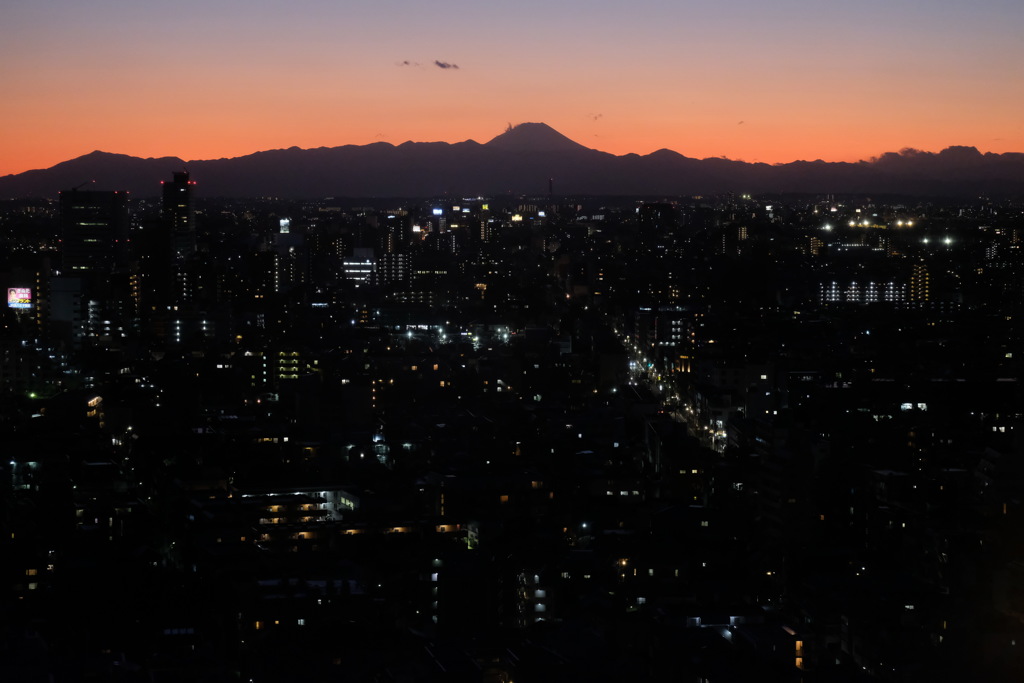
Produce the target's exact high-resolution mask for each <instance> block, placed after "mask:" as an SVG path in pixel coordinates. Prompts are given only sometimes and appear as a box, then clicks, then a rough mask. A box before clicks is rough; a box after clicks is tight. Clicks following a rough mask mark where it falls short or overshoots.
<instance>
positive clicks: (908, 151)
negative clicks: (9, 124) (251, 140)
mask: <svg viewBox="0 0 1024 683" xmlns="http://www.w3.org/2000/svg"><path fill="white" fill-rule="evenodd" d="M521 126H543V127H544V128H546V129H548V130H550V131H552V132H553V133H555V134H557V135H558V136H561V137H562V138H564V139H565V140H567V141H570V142H572V143H574V144H576V145H579V146H580V147H582V148H585V149H588V150H591V151H594V152H600V153H602V154H607V155H609V156H613V157H625V156H638V157H647V156H651V155H652V154H657V153H658V152H671V153H673V154H678V155H679V156H682V157H684V158H687V159H694V160H698V161H707V160H722V161H732V162H737V163H744V164H759V165H764V166H786V165H788V164H796V163H819V162H820V163H826V164H871V163H875V162H877V161H879V160H881V159H883V158H885V157H891V156H898V157H908V156H916V155H932V156H937V155H940V154H942V153H943V152H947V151H949V150H972V151H973V152H975V153H977V154H978V155H980V156H996V157H998V156H1005V155H1018V154H1024V152H983V151H981V149H980V148H979V147H977V146H976V145H963V144H949V145H946V146H944V147H943V148H942V149H940V150H938V151H930V150H924V149H920V148H916V147H911V146H906V147H901V148H900V149H898V150H890V151H885V152H881V153H879V154H877V155H874V156H870V157H868V158H862V159H857V160H854V161H845V160H839V161H830V160H827V159H824V158H822V157H817V158H814V159H810V158H797V159H791V160H789V161H775V162H769V161H760V160H748V159H743V158H735V157H730V156H726V155H717V156H705V157H696V156H687V154H686V153H684V152H680V151H678V150H675V149H672V148H670V147H659V148H658V149H655V150H653V151H651V152H647V153H640V152H625V153H623V154H616V153H614V152H607V151H605V150H601V149H597V148H595V147H589V146H588V145H585V144H583V143H581V142H578V141H576V140H573V139H572V138H570V137H568V136H566V135H564V134H563V133H561V132H559V131H558V130H557V129H555V128H553V127H551V126H549V125H548V124H546V123H543V122H522V123H517V124H515V125H512V124H510V127H508V128H506V129H505V130H504V131H503V132H502V133H500V134H499V135H497V136H495V137H493V138H491V139H490V140H488V141H486V142H478V141H477V140H476V139H474V138H466V139H464V140H458V141H455V142H448V141H446V140H412V139H408V140H404V141H402V142H389V141H387V140H374V141H371V142H365V143H351V142H350V143H342V144H338V145H318V146H311V147H302V146H299V145H290V146H287V147H269V148H266V149H257V150H254V151H251V152H246V153H243V154H238V155H235V156H208V157H204V158H193V159H186V158H184V157H182V156H178V155H173V154H164V155H159V156H141V155H139V154H133V153H129V152H111V151H107V150H102V149H98V148H97V149H93V150H91V151H89V152H84V153H82V154H78V155H75V156H71V157H68V158H65V159H62V160H61V161H57V162H55V163H53V164H51V165H50V166H40V167H35V168H27V169H24V170H22V171H17V172H10V173H6V174H4V175H2V176H0V178H3V177H10V176H17V175H21V174H23V173H30V172H33V171H45V170H48V169H51V168H53V167H55V166H59V165H60V164H64V163H67V162H69V161H75V160H76V159H81V158H83V157H87V156H90V155H92V154H109V155H112V156H122V157H130V158H134V159H142V160H159V159H175V160H179V161H182V162H184V163H201V162H208V161H221V160H231V159H241V158H244V157H248V156H252V155H255V154H265V153H269V152H285V151H290V150H299V151H313V150H322V149H339V148H342V147H369V146H372V145H386V146H390V147H401V146H403V145H407V144H413V145H420V144H423V145H430V144H445V145H459V144H465V143H474V144H477V145H480V146H486V145H488V144H489V143H491V142H494V141H495V140H497V139H498V138H501V137H502V136H504V135H506V134H508V133H510V132H513V131H514V130H516V129H518V128H520V127H521ZM552 151H558V150H552Z"/></svg>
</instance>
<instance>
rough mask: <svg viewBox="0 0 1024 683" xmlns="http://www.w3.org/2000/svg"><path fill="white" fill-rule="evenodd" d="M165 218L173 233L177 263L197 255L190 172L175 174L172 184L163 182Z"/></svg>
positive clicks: (173, 245) (192, 182) (192, 184)
mask: <svg viewBox="0 0 1024 683" xmlns="http://www.w3.org/2000/svg"><path fill="white" fill-rule="evenodd" d="M161 185H162V186H163V218H164V221H166V223H167V224H168V226H169V227H170V231H171V240H172V247H173V249H174V257H175V260H176V261H184V260H186V259H188V258H190V257H191V256H192V255H193V254H195V253H196V212H195V207H194V206H193V203H192V202H193V199H192V188H193V187H194V186H195V181H192V180H189V175H188V171H181V172H177V173H175V174H174V180H172V181H171V182H169V183H168V182H166V181H163V182H162V183H161Z"/></svg>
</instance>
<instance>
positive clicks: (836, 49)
mask: <svg viewBox="0 0 1024 683" xmlns="http://www.w3.org/2000/svg"><path fill="white" fill-rule="evenodd" d="M6 14H7V16H6V17H5V22H4V26H3V28H0V45H3V47H2V48H0V54H2V55H3V58H4V61H5V63H6V64H8V65H10V67H11V68H10V69H9V70H7V72H6V73H5V75H4V77H3V83H4V85H5V86H6V91H7V93H8V99H7V102H6V104H7V106H6V107H5V108H4V112H3V113H2V114H0V122H2V123H3V125H4V128H5V130H7V131H14V132H15V134H13V135H6V136H5V137H4V140H3V142H0V160H2V162H3V163H2V164H0V175H6V174H15V173H20V172H23V171H26V170H30V169H35V168H47V167H49V166H52V165H53V164H56V163H59V162H61V161H66V160H68V159H72V158H75V157H77V156H80V155H82V154H86V153H88V152H90V151H92V150H94V149H101V150H104V151H109V152H115V153H123V154H130V155H134V156H141V157H161V156H172V155H173V156H179V157H181V158H185V159H191V160H199V159H214V158H222V157H235V156H242V155H245V154H250V153H253V152H256V151H261V150H267V149H280V148H287V147H292V146H298V147H302V148H310V147H321V146H327V147H331V146H338V145H344V144H366V143H370V142H375V141H383V142H390V143H393V144H400V143H402V142H405V141H407V140H412V141H423V142H428V141H444V142H459V141H462V140H466V139H474V140H476V141H478V142H486V141H487V140H489V139H491V138H492V137H494V136H495V135H497V134H498V133H500V132H501V131H502V130H503V129H504V128H505V127H506V125H507V124H508V123H512V124H515V123H519V122H523V121H544V122H546V123H548V124H549V125H551V126H552V127H554V128H555V129H557V130H559V131H560V132H562V133H564V134H565V135H566V136H568V137H570V138H571V139H573V140H576V141H577V142H579V143H580V144H583V145H585V146H587V147H590V148H593V149H598V150H601V151H606V152H610V153H613V154H620V155H621V154H627V153H637V154H647V153H650V152H652V151H655V150H657V149H660V148H668V149H672V150H674V151H677V152H679V153H680V154H684V155H686V156H689V157H697V158H707V157H717V156H725V157H729V158H733V159H739V160H744V161H751V162H752V161H761V162H767V163H785V162H789V161H794V160H798V159H807V160H813V159H823V160H826V161H857V160H862V159H868V158H871V157H873V156H877V155H880V154H883V153H886V152H893V151H898V150H899V149H902V148H905V147H912V148H917V149H923V150H926V151H932V152H937V151H939V150H941V149H944V148H946V147H949V146H953V145H968V146H975V147H977V148H978V149H979V150H981V151H982V152H997V153H1002V152H1017V151H1024V126H1022V124H1021V123H1020V122H1019V119H1018V117H1017V116H1016V112H1017V111H1019V110H1020V106H1021V104H1022V103H1024V102H1022V100H1024V95H1021V94H1020V93H1021V89H1020V88H1015V87H1014V86H1015V84H1016V83H1017V82H1018V81H1019V75H1018V73H1016V65H1017V64H1019V63H1021V59H1022V58H1024V47H1022V46H1021V45H1020V44H1019V41H1017V40H1016V38H1015V35H1014V28H1015V27H1016V26H1019V25H1020V23H1021V21H1020V20H1021V19H1024V8H1022V7H1021V6H1019V5H1018V4H1015V3H1010V2H1002V1H1001V0H990V1H988V2H985V3H982V4H981V5H980V6H973V7H970V8H968V7H966V6H961V3H955V2H939V3H928V4H927V5H925V3H921V2H905V3H901V4H899V5H893V4H891V3H888V4H883V3H881V2H867V3H860V4H858V5H857V6H856V7H851V6H840V5H839V4H838V3H831V2H830V3H825V4H824V5H823V4H821V3H817V4H814V5H811V4H810V3H807V2H803V1H802V0H801V1H791V2H784V3H776V4H774V5H772V6H771V7H762V6H757V5H754V4H752V3H748V2H746V1H740V0H737V1H733V2H728V3H718V4H716V5H715V7H713V8H712V7H683V6H679V7H675V6H662V5H661V4H660V3H657V2H653V1H648V2H644V3H640V4H635V3H634V4H632V5H630V6H629V7H626V6H624V5H621V6H620V5H614V6H607V7H600V8H594V7H590V6H584V5H582V3H580V2H566V3H560V4H559V5H558V6H546V5H540V4H539V3H532V4H530V3H528V4H525V5H524V4H522V3H520V4H517V5H516V6H515V7H511V6H504V5H499V4H496V3H484V4H480V3H477V4H471V3H461V2H456V3H451V4H448V5H446V6H445V7H444V8H441V9H438V8H435V7H426V6H419V5H413V4H410V3H406V2H390V3H377V4H374V5H373V6H370V5H369V4H363V3H359V4H357V5H355V6H346V7H344V8H342V7H332V6H329V5H327V4H324V3H319V2H313V1H307V2H302V3H300V4H298V5H296V4H294V3H293V4H291V5H289V6H288V7H285V6H284V5H283V4H279V3H266V4H265V6H263V7H261V8H259V10H258V11H253V10H252V8H251V7H250V6H248V5H245V6H243V5H241V4H240V3H235V2H224V3H219V4H218V6H217V7H215V8H208V7H201V6H200V5H199V4H198V3H191V2H186V3H183V4H179V5H176V6H175V11H174V12H167V11H166V8H160V7H157V6H134V5H130V4H127V3H119V2H102V3H98V4H94V5H90V6H88V7H84V6H76V5H72V4H70V3H66V2H63V1H59V2H53V3H48V4H47V5H45V6H41V5H40V6H36V5H28V4H27V3H26V4H24V5H22V6H17V7H14V8H11V9H10V10H9V11H8V12H7V13H6Z"/></svg>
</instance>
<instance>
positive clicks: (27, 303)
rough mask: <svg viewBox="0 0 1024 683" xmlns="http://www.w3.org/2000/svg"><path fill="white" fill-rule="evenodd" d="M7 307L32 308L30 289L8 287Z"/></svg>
mask: <svg viewBox="0 0 1024 683" xmlns="http://www.w3.org/2000/svg"><path fill="white" fill-rule="evenodd" d="M7 307H8V308H32V290H31V289H30V288H28V287H8V289H7Z"/></svg>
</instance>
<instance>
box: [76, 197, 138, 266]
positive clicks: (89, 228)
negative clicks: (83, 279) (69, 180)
mask: <svg viewBox="0 0 1024 683" xmlns="http://www.w3.org/2000/svg"><path fill="white" fill-rule="evenodd" d="M60 224H61V249H62V252H63V263H64V266H63V272H64V273H65V274H66V275H107V274H110V273H111V272H113V271H114V270H115V269H116V268H119V267H122V266H124V265H126V264H127V258H128V229H129V221H128V193H127V192H94V191H83V190H78V189H74V190H68V191H66V192H61V193H60Z"/></svg>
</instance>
